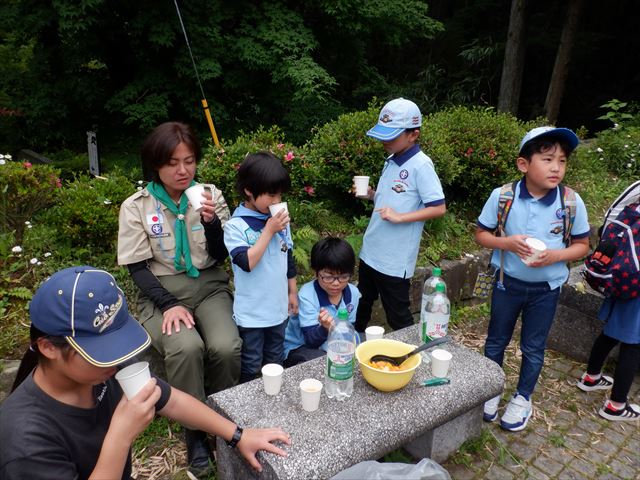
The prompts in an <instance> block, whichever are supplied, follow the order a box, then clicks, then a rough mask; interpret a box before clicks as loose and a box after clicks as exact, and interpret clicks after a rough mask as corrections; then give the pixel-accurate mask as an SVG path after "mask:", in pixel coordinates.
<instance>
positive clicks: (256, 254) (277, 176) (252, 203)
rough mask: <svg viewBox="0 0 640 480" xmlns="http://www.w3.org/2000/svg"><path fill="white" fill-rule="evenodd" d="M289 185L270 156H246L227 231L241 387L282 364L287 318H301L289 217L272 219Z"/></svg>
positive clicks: (280, 214)
mask: <svg viewBox="0 0 640 480" xmlns="http://www.w3.org/2000/svg"><path fill="white" fill-rule="evenodd" d="M290 185H291V180H290V178H289V173H288V172H287V170H286V169H285V168H284V167H283V166H282V163H281V162H280V160H279V159H278V158H276V157H275V156H274V155H273V154H272V153H270V152H258V153H255V154H252V155H247V157H246V158H245V159H244V161H243V162H242V163H241V164H240V168H239V169H238V176H237V179H236V188H237V190H238V192H239V193H240V195H241V196H242V197H244V202H242V203H241V204H240V206H239V207H238V208H237V209H236V210H235V211H234V212H233V215H232V217H231V219H230V220H229V221H228V222H227V223H226V224H225V226H224V244H225V246H226V247H227V250H228V251H229V255H230V256H231V265H232V268H233V275H234V284H235V296H234V301H233V318H234V320H235V322H236V324H237V325H238V332H239V333H240V337H241V338H242V351H241V362H240V382H241V383H242V382H247V381H249V380H253V379H254V378H256V376H257V375H258V374H259V372H260V369H261V368H262V366H263V365H265V364H267V363H278V364H282V361H283V360H284V332H285V328H286V325H287V318H288V316H289V314H296V313H298V295H297V287H296V268H295V262H294V260H293V254H292V248H293V242H292V240H291V229H290V227H289V214H288V212H287V211H285V210H280V211H279V212H278V213H277V214H276V215H275V216H271V214H270V212H269V206H270V205H275V204H277V203H280V202H281V200H282V193H283V192H286V191H287V190H288V189H289V187H290Z"/></svg>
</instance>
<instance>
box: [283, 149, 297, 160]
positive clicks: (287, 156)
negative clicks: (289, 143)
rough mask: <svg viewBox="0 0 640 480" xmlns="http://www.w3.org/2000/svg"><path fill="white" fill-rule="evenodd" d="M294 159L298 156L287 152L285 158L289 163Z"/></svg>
mask: <svg viewBox="0 0 640 480" xmlns="http://www.w3.org/2000/svg"><path fill="white" fill-rule="evenodd" d="M294 158H296V156H295V155H294V154H293V152H291V151H289V152H287V154H286V155H285V156H284V159H285V160H286V161H287V162H290V161H291V160H293V159H294Z"/></svg>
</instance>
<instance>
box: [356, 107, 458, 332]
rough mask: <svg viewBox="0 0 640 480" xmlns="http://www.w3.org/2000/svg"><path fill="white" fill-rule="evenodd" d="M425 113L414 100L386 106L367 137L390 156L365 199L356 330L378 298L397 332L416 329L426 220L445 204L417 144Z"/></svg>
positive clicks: (429, 163)
mask: <svg viewBox="0 0 640 480" xmlns="http://www.w3.org/2000/svg"><path fill="white" fill-rule="evenodd" d="M421 125H422V114H421V113H420V109H419V108H418V106H417V105H416V104H415V103H413V102H412V101H410V100H405V99H404V98H397V99H395V100H392V101H390V102H389V103H387V104H386V105H385V106H384V107H383V108H382V110H381V111H380V115H379V117H378V124H377V125H376V126H374V127H373V128H372V129H371V130H369V131H368V132H367V135H368V136H370V137H372V138H375V139H376V140H380V141H381V142H382V144H383V147H384V149H385V151H386V152H387V153H388V154H389V157H388V158H387V160H386V161H385V163H384V166H383V168H382V174H381V175H380V180H379V181H378V186H377V187H376V189H375V190H373V189H372V188H371V187H369V188H368V193H367V196H366V197H365V198H368V199H369V200H373V201H374V210H373V213H372V215H371V220H370V221H369V226H368V227H367V230H366V232H365V234H364V240H363V244H362V250H361V251H360V265H359V267H358V268H359V281H358V288H359V289H360V292H361V293H362V298H361V299H360V305H359V307H358V313H357V316H356V324H355V327H356V330H357V331H358V332H360V333H361V332H363V331H364V330H365V328H366V327H367V324H368V323H369V320H370V318H371V307H372V306H373V302H374V301H375V300H376V298H378V295H379V296H380V300H381V301H382V306H383V307H384V311H385V314H386V316H387V323H388V324H389V326H390V327H391V328H393V329H394V330H398V329H400V328H404V327H407V326H409V325H412V324H413V316H412V315H411V310H410V305H411V301H410V298H409V287H410V279H411V277H412V276H413V273H414V270H415V266H416V259H417V257H418V248H419V247H420V238H421V236H422V228H423V226H424V222H425V220H429V219H431V218H437V217H441V216H442V215H444V214H445V212H446V210H447V209H446V205H445V199H444V193H443V192H442V186H441V185H440V179H439V178H438V175H437V174H436V171H435V169H434V167H433V162H432V161H431V159H430V158H429V157H428V156H427V155H425V154H424V153H423V152H422V150H420V146H419V145H418V144H417V142H418V137H419V136H420V127H421Z"/></svg>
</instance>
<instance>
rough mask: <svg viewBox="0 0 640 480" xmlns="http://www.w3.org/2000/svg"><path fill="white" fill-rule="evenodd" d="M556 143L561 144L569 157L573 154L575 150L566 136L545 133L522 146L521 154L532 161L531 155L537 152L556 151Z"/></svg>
mask: <svg viewBox="0 0 640 480" xmlns="http://www.w3.org/2000/svg"><path fill="white" fill-rule="evenodd" d="M556 144H557V145H559V146H560V148H561V149H562V151H563V152H564V154H565V156H566V157H567V158H568V157H569V155H571V152H573V148H571V145H569V143H568V142H567V141H566V140H564V138H562V137H559V136H557V135H545V136H543V137H537V138H534V139H533V140H530V141H528V142H527V143H525V144H524V145H523V146H522V150H520V156H521V157H522V158H525V159H527V160H529V161H531V157H533V156H534V155H535V154H536V153H550V152H554V151H555V149H556Z"/></svg>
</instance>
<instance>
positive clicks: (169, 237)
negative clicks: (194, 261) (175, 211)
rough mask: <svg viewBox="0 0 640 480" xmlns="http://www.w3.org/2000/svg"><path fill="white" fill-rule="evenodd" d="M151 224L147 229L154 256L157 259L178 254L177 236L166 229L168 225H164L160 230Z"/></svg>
mask: <svg viewBox="0 0 640 480" xmlns="http://www.w3.org/2000/svg"><path fill="white" fill-rule="evenodd" d="M153 227H154V225H151V226H149V227H148V229H147V234H148V235H149V242H150V243H151V250H152V251H153V256H154V258H157V259H173V258H174V257H175V255H176V238H175V236H174V234H173V232H169V231H166V230H167V229H166V227H165V226H164V225H162V227H163V228H162V231H158V230H157V229H154V228H153Z"/></svg>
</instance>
